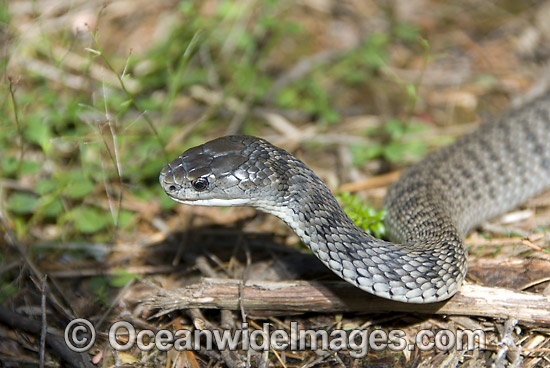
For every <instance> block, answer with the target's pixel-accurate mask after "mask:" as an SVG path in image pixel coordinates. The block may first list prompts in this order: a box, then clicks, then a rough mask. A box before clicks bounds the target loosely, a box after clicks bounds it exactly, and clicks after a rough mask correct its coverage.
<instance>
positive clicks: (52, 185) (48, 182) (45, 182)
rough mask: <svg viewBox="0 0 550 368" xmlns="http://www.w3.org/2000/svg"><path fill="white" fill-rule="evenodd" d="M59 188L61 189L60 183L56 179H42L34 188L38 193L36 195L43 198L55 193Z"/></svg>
mask: <svg viewBox="0 0 550 368" xmlns="http://www.w3.org/2000/svg"><path fill="white" fill-rule="evenodd" d="M58 187H59V182H58V181H57V180H55V179H52V178H49V179H40V180H39V181H38V182H37V183H36V185H35V186H34V190H35V191H36V193H38V194H40V195H41V196H43V195H46V194H48V193H51V192H53V191H54V190H55V189H57V188H58Z"/></svg>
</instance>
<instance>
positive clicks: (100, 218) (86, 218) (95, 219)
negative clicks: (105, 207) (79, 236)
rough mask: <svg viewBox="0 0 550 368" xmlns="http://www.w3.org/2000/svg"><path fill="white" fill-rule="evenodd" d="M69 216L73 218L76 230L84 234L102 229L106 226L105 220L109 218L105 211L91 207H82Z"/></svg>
mask: <svg viewBox="0 0 550 368" xmlns="http://www.w3.org/2000/svg"><path fill="white" fill-rule="evenodd" d="M71 214H72V215H73V216H74V218H73V221H74V224H75V226H76V228H77V229H78V230H79V231H81V232H83V233H85V234H93V233H97V232H98V231H100V230H102V229H104V228H105V226H107V222H108V221H107V219H108V218H110V217H109V216H107V215H106V213H105V211H102V210H99V209H97V208H93V207H82V208H79V209H78V210H76V211H73V212H71Z"/></svg>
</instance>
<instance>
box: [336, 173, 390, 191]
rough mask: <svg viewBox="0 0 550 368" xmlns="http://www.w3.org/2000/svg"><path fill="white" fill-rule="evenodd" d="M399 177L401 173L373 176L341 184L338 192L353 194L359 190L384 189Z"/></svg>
mask: <svg viewBox="0 0 550 368" xmlns="http://www.w3.org/2000/svg"><path fill="white" fill-rule="evenodd" d="M400 176H401V171H392V172H389V173H387V174H382V175H378V176H374V177H371V178H367V179H365V180H360V181H355V182H351V183H347V184H343V185H342V186H340V188H339V191H342V192H350V193H353V192H359V191H361V190H367V189H372V188H379V187H385V186H388V185H389V184H391V183H393V182H394V181H396V180H397V179H398V178H399V177H400Z"/></svg>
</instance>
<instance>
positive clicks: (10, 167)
mask: <svg viewBox="0 0 550 368" xmlns="http://www.w3.org/2000/svg"><path fill="white" fill-rule="evenodd" d="M17 165H18V162H17V159H15V158H14V157H10V156H4V157H2V174H3V175H2V176H12V175H14V174H15V173H16V172H17Z"/></svg>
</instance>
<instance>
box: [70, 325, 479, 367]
mask: <svg viewBox="0 0 550 368" xmlns="http://www.w3.org/2000/svg"><path fill="white" fill-rule="evenodd" d="M95 336H96V334H95V329H94V327H93V325H92V324H91V323H90V322H89V321H87V320H83V319H78V320H74V321H72V322H71V323H69V325H68V326H67V328H66V329H65V342H66V343H67V345H68V346H69V347H70V348H71V349H72V350H74V351H80V352H81V351H85V350H88V349H90V348H91V347H92V345H93V343H94V342H95ZM108 338H109V344H110V345H111V346H112V348H113V349H115V350H118V351H127V350H130V349H133V348H134V347H137V348H138V349H140V350H142V351H150V350H152V349H157V350H160V351H168V350H172V349H174V350H178V351H183V350H199V349H210V350H219V351H223V350H254V351H258V352H261V351H268V350H276V351H299V350H322V351H332V352H336V351H341V350H347V351H349V352H350V355H351V356H352V357H354V358H361V357H364V356H365V355H366V354H367V353H368V352H369V351H381V350H386V349H389V350H393V351H402V350H405V349H409V350H414V349H416V348H418V349H420V350H432V349H437V350H439V351H447V350H459V351H464V350H473V349H479V348H480V347H484V346H485V333H484V332H483V331H482V330H457V331H451V330H444V329H442V330H437V331H433V330H420V331H418V332H417V333H416V334H415V336H410V335H407V334H406V333H405V331H403V330H400V329H394V330H388V331H386V330H379V329H351V330H344V329H333V330H330V331H327V330H312V329H300V328H299V324H298V322H291V323H290V328H288V329H275V328H274V327H273V326H272V325H271V324H269V323H264V324H263V326H262V329H253V328H251V327H250V326H249V325H248V323H243V324H242V326H241V328H239V329H236V330H224V329H213V330H198V329H193V330H189V329H181V330H177V331H171V330H158V331H152V330H137V329H136V328H135V327H134V326H133V325H132V324H131V323H129V322H126V321H119V322H115V323H113V324H112V325H111V326H110V328H109V331H108ZM411 340H412V341H411Z"/></svg>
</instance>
